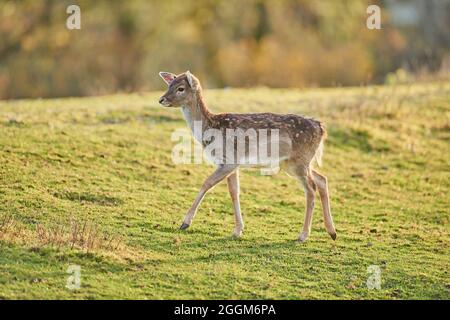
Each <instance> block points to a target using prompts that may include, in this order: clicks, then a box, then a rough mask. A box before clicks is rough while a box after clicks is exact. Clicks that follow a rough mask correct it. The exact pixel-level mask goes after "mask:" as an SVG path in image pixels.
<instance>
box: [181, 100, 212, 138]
mask: <svg viewBox="0 0 450 320" xmlns="http://www.w3.org/2000/svg"><path fill="white" fill-rule="evenodd" d="M181 109H182V111H183V115H184V118H185V120H186V122H187V124H188V126H189V128H190V129H191V132H192V134H193V136H194V138H195V139H196V140H197V141H198V142H200V143H202V136H203V133H204V131H205V130H206V129H207V128H209V126H210V124H211V116H212V113H211V112H210V111H209V109H208V107H207V106H206V103H205V101H204V100H203V97H202V94H201V92H200V91H197V92H196V94H195V97H194V99H192V101H190V103H188V104H186V105H184V106H182V108H181Z"/></svg>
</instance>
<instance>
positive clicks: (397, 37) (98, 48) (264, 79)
mask: <svg viewBox="0 0 450 320" xmlns="http://www.w3.org/2000/svg"><path fill="white" fill-rule="evenodd" d="M71 4H77V5H78V6H80V8H81V30H68V29H67V28H66V19H67V17H68V16H69V15H68V14H67V13H66V8H67V6H69V5H71ZM370 4H376V5H379V6H380V7H381V10H382V12H381V27H382V29H381V30H369V29H367V27H366V19H367V17H368V14H367V13H366V10H367V7H368V5H370ZM188 69H189V70H191V72H193V73H194V74H196V75H197V76H199V77H200V79H201V80H202V82H203V85H204V87H208V88H215V87H219V88H221V87H253V86H268V87H297V88H303V87H317V86H320V87H328V86H359V85H367V84H383V83H387V84H392V83H398V82H412V81H423V80H448V79H450V76H449V74H450V0H384V1H382V0H367V1H366V0H343V1H336V0H321V1H317V0H285V1H282V0H274V1H263V0H247V1H241V0H226V1H220V0H217V1H213V0H203V1H198V0H182V1H175V0H167V1H148V0H131V1H102V0H98V1H81V0H80V1H64V0H54V1H51V0H48V1H44V0H23V1H13V0H11V1H6V0H0V99H13V98H38V97H43V98H44V97H62V96H84V95H99V94H110V93H115V92H130V91H149V90H161V89H163V88H164V84H163V83H162V81H161V80H160V78H159V77H158V71H160V70H163V71H170V72H175V73H180V72H184V71H185V70H188Z"/></svg>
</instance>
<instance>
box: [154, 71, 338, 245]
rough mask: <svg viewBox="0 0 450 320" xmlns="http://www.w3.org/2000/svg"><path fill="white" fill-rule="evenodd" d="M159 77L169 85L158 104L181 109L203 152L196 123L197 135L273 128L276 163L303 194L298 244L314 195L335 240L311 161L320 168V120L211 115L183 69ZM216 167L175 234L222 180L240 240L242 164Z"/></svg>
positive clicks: (323, 184) (323, 187)
mask: <svg viewBox="0 0 450 320" xmlns="http://www.w3.org/2000/svg"><path fill="white" fill-rule="evenodd" d="M159 75H160V77H161V78H162V79H163V80H164V82H165V83H166V84H167V86H168V89H167V91H166V92H165V93H164V95H163V96H161V98H160V99H159V103H160V104H161V105H162V106H163V107H168V108H170V107H172V108H181V110H182V113H183V115H184V118H185V120H186V123H187V125H188V127H189V128H190V130H191V132H192V134H193V135H194V138H195V139H196V140H197V141H198V142H199V143H200V144H202V146H203V148H205V147H207V146H208V144H209V143H210V141H207V139H204V138H203V137H202V135H199V134H195V133H194V123H200V128H201V131H202V132H201V133H205V132H206V131H207V130H211V129H213V130H218V131H220V132H224V131H225V130H232V129H240V130H244V131H245V130H249V129H252V130H262V129H276V130H277V132H278V136H279V146H278V153H279V155H278V159H279V163H280V164H282V165H283V169H284V170H285V171H286V172H287V173H288V175H291V176H294V177H296V178H297V179H298V181H299V182H300V184H301V185H302V186H303V188H304V191H305V196H306V212H305V217H304V224H303V228H302V230H301V232H300V234H299V236H298V238H297V241H298V242H304V241H305V240H306V239H307V238H308V236H309V235H310V232H311V223H312V217H313V209H314V200H315V193H316V191H318V193H319V196H320V200H321V202H322V211H323V217H324V224H325V229H326V231H327V232H328V234H329V235H330V236H331V238H332V239H333V240H336V230H335V227H334V224H333V218H332V216H331V210H330V198H329V192H328V181H327V178H326V177H325V176H324V175H322V174H321V173H319V172H318V171H317V170H315V169H314V168H313V164H314V162H317V164H318V165H319V167H320V166H321V164H322V162H321V161H322V155H323V148H324V141H325V139H326V130H325V127H324V125H323V124H322V122H320V121H317V120H315V119H313V118H306V117H303V116H300V115H295V114H276V113H247V114H244V113H213V112H212V111H210V109H209V108H208V107H207V105H206V102H205V100H204V98H203V90H202V86H201V84H200V81H199V79H198V78H197V77H195V76H194V75H193V74H192V73H190V72H189V71H186V72H184V73H181V74H178V75H176V74H173V73H170V72H160V73H159ZM224 139H225V138H224ZM232 146H234V147H233V148H235V147H236V144H232ZM257 148H260V146H259V145H258V147H257ZM234 151H236V150H234ZM248 153H249V152H247V151H246V152H244V154H245V155H246V156H248ZM241 154H242V153H241ZM238 157H239V156H238ZM222 160H223V159H222ZM217 163H218V164H217V167H216V170H215V171H214V172H213V173H212V174H211V175H209V176H208V177H207V178H206V180H205V181H204V183H203V185H202V186H201V188H200V190H199V192H198V194H197V196H196V197H195V200H194V202H193V204H192V206H191V207H190V209H189V210H188V211H187V214H186V215H185V217H184V220H183V223H182V224H181V226H180V230H185V229H187V228H188V227H189V226H190V225H191V224H192V221H193V219H194V217H195V215H196V213H197V210H198V208H199V206H200V204H201V202H202V200H203V199H204V197H205V195H206V193H207V192H208V191H210V190H211V189H212V188H213V187H214V186H216V185H217V184H218V183H219V182H221V181H222V180H224V179H226V180H227V184H228V190H229V193H230V196H231V201H232V205H233V209H234V220H235V226H234V229H233V233H232V236H233V237H237V238H238V237H241V236H242V233H243V230H244V221H243V216H242V212H241V207H240V201H239V196H240V186H239V168H240V167H243V166H244V165H245V164H247V162H243V161H241V159H237V160H235V161H222V162H220V161H219V162H217ZM258 165H264V164H261V163H258V160H256V162H253V163H252V164H251V165H250V166H255V167H256V166H258Z"/></svg>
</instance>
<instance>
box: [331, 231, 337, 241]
mask: <svg viewBox="0 0 450 320" xmlns="http://www.w3.org/2000/svg"><path fill="white" fill-rule="evenodd" d="M330 237H331V239H333V240H336V237H337V235H336V232H335V233H330Z"/></svg>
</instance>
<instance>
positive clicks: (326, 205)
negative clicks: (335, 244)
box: [312, 170, 336, 240]
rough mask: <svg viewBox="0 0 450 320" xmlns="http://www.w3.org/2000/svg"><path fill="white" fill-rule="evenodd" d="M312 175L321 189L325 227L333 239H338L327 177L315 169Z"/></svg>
mask: <svg viewBox="0 0 450 320" xmlns="http://www.w3.org/2000/svg"><path fill="white" fill-rule="evenodd" d="M312 177H313V179H314V182H315V183H316V186H317V189H318V190H319V195H320V201H321V202H322V210H323V221H324V222H325V228H326V229H327V232H328V234H329V235H330V236H331V239H333V240H336V229H335V228H334V224H333V217H332V216H331V210H330V198H329V196H328V182H327V178H326V177H325V176H323V175H321V174H320V173H318V172H317V171H315V170H312Z"/></svg>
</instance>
